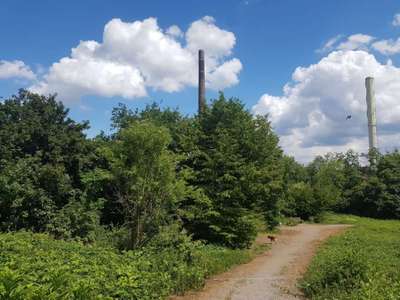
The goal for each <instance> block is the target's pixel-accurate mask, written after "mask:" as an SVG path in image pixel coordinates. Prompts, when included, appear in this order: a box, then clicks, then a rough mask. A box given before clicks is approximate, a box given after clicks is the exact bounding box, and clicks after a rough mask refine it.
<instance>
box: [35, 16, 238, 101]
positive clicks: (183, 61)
mask: <svg viewBox="0 0 400 300" xmlns="http://www.w3.org/2000/svg"><path fill="white" fill-rule="evenodd" d="M234 46H235V35H234V34H233V33H232V32H229V31H226V30H223V29H221V28H219V27H218V26H217V25H216V24H215V20H214V19H213V18H212V17H208V16H206V17H204V18H202V19H200V20H197V21H194V22H193V23H192V24H191V25H190V26H189V28H188V29H187V31H186V32H185V33H183V32H182V31H181V29H180V28H179V27H178V26H176V25H172V26H170V27H168V28H167V29H165V30H164V29H162V28H160V27H159V26H158V23H157V19H156V18H147V19H145V20H143V21H135V22H124V21H122V20H120V19H112V20H111V21H109V22H108V23H107V24H106V25H105V27H104V33H103V41H102V42H97V41H81V42H80V43H79V45H78V46H77V47H75V48H73V49H72V51H71V55H70V56H69V57H64V58H62V59H60V61H58V62H56V63H54V64H53V65H52V66H51V67H50V69H49V71H48V73H47V74H45V76H44V77H43V80H42V81H40V82H39V83H37V84H35V85H34V86H32V87H31V90H33V91H35V92H39V93H45V94H47V93H53V92H57V93H58V94H59V95H60V98H61V99H62V100H64V101H74V100H79V99H80V97H82V96H84V95H100V96H105V97H111V96H121V97H124V98H127V99H131V98H135V97H142V96H146V95H147V90H148V89H149V88H150V89H153V90H161V91H165V92H177V91H180V90H182V89H183V88H185V87H187V86H195V85H196V83H197V52H198V49H200V48H201V49H204V50H205V54H206V78H207V85H208V86H209V87H210V88H214V89H223V88H226V87H229V86H232V85H234V84H237V83H238V81H239V79H238V74H239V73H240V71H241V68H242V65H241V63H240V61H239V60H238V59H237V58H230V57H229V56H230V55H231V54H232V50H233V47H234Z"/></svg>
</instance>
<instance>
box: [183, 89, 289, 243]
mask: <svg viewBox="0 0 400 300" xmlns="http://www.w3.org/2000/svg"><path fill="white" fill-rule="evenodd" d="M198 126H199V136H198V141H197V145H198V146H197V149H196V150H197V151H196V152H195V157H194V159H192V160H190V161H187V165H188V166H189V167H190V168H191V169H193V170H194V176H193V178H192V179H191V180H190V181H189V182H190V184H192V185H194V186H196V187H199V188H200V189H201V190H202V191H204V194H205V195H206V196H207V197H208V198H209V199H210V200H211V203H207V202H206V201H202V202H201V203H203V204H205V205H209V206H210V207H209V211H210V212H212V213H209V214H208V215H205V216H204V215H203V216H202V219H199V218H196V217H195V218H194V219H186V220H184V221H185V222H186V223H187V224H189V225H188V228H189V231H190V232H191V233H193V235H194V237H195V238H200V239H204V240H208V241H211V242H213V243H222V244H225V245H228V246H230V247H246V246H249V244H250V243H251V241H252V240H253V239H254V237H255V232H256V223H257V222H256V219H257V214H261V215H263V216H264V218H265V221H266V223H268V224H271V225H272V224H274V222H275V218H276V216H277V202H278V199H279V197H280V195H281V192H282V174H283V172H282V171H281V167H280V164H279V159H280V158H281V157H282V151H281V150H280V148H279V147H278V138H277V137H276V135H275V134H274V133H273V132H272V130H271V127H270V124H269V122H268V121H267V120H266V118H264V117H261V116H259V117H256V118H253V116H252V115H251V114H250V113H249V112H248V111H247V110H245V109H244V106H243V104H242V103H241V102H240V101H239V100H237V99H229V100H227V99H225V97H224V96H223V95H222V94H221V95H220V97H219V99H217V100H215V101H214V102H213V103H212V104H211V106H210V107H208V108H207V109H206V110H205V112H204V113H203V114H202V115H201V117H200V119H199V125H198ZM189 200H190V199H189ZM184 204H186V203H184Z"/></svg>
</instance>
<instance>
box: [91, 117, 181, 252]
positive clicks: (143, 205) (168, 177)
mask: <svg viewBox="0 0 400 300" xmlns="http://www.w3.org/2000/svg"><path fill="white" fill-rule="evenodd" d="M170 141H171V138H170V135H169V134H168V131H167V130H166V129H165V128H163V127H159V126H156V125H154V124H152V123H150V122H147V121H141V122H139V121H138V122H135V123H131V124H130V125H129V126H128V127H126V128H123V129H122V130H121V131H119V132H118V134H117V135H116V137H115V139H114V140H113V141H112V143H108V144H105V146H103V147H101V148H99V149H98V151H100V152H101V154H102V155H103V156H104V158H105V159H106V161H107V164H108V168H106V169H103V168H101V169H96V170H95V171H94V173H93V174H87V175H86V178H85V182H87V183H89V182H90V184H94V185H96V182H97V181H100V182H101V183H102V182H103V181H104V180H106V181H108V184H109V185H112V186H113V188H114V190H115V200H114V201H116V202H117V203H118V204H119V205H120V207H121V209H122V212H123V216H124V225H125V226H127V228H129V229H130V239H129V245H128V247H129V248H130V249H133V248H138V247H140V246H142V245H143V244H144V243H145V242H146V241H148V240H149V239H150V238H151V236H152V235H154V234H155V233H156V230H157V228H158V226H160V225H162V224H163V223H165V222H166V219H167V218H168V215H167V212H169V211H171V208H172V207H174V205H175V202H176V201H177V199H178V197H179V196H180V193H181V190H182V187H181V186H182V184H181V182H180V181H179V180H177V178H176V174H175V168H176V160H175V156H174V154H173V153H172V152H170V151H168V149H167V147H168V145H169V144H170Z"/></svg>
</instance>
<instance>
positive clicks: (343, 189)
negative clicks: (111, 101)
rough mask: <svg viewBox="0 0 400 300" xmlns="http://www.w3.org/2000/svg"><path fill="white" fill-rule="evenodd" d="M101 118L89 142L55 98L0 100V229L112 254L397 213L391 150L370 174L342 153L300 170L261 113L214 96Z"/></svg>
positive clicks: (238, 243)
mask: <svg viewBox="0 0 400 300" xmlns="http://www.w3.org/2000/svg"><path fill="white" fill-rule="evenodd" d="M111 121H112V124H111V125H112V128H113V129H114V130H113V133H112V134H110V135H106V134H104V133H101V134H100V135H98V136H97V137H95V138H93V139H88V138H87V137H86V136H85V130H87V129H88V128H89V124H88V123H87V122H82V123H78V122H75V121H73V120H72V119H70V118H69V117H68V110H67V109H66V108H65V107H64V106H63V105H62V103H60V102H58V101H57V100H56V98H55V96H49V97H45V96H40V95H36V94H32V93H30V92H27V91H24V90H21V91H20V92H19V94H18V95H16V96H13V97H11V98H9V99H6V100H4V101H3V103H0V229H1V230H2V231H17V230H22V229H23V230H29V231H33V232H48V233H50V234H52V235H53V236H54V237H56V238H60V239H79V240H82V241H84V242H105V243H107V244H110V243H111V244H112V245H114V246H116V247H118V248H120V249H135V248H140V247H142V246H144V245H146V244H148V243H149V242H151V241H153V242H154V239H155V237H157V238H159V237H160V231H161V232H162V233H163V235H161V236H168V239H169V240H174V238H172V237H171V235H172V236H175V238H176V236H179V235H182V234H185V233H187V234H189V235H190V236H192V238H193V239H195V240H201V241H204V242H206V243H213V244H219V245H224V246H228V247H232V248H243V247H248V246H249V245H250V244H251V243H252V241H253V240H254V238H255V236H256V234H257V232H258V231H259V230H260V228H265V226H268V227H270V228H272V227H274V226H276V225H277V224H278V223H279V222H280V220H282V218H283V217H286V216H289V217H301V218H302V219H310V218H314V219H318V216H319V215H320V214H321V213H322V212H323V211H326V210H334V211H340V212H351V213H355V214H360V215H367V216H373V217H380V218H400V154H399V152H397V151H395V152H393V153H389V154H385V155H380V154H376V155H375V156H374V157H375V159H376V164H375V167H373V168H370V167H367V166H363V165H361V164H360V157H359V155H358V154H356V153H354V152H351V151H350V152H347V153H345V154H329V155H327V156H325V157H317V158H316V159H315V160H314V161H313V162H312V163H310V164H309V165H307V166H303V165H301V164H299V163H297V162H296V161H295V160H294V159H293V158H290V157H288V156H286V155H284V154H283V152H282V150H281V149H280V147H279V145H278V141H279V139H278V136H277V135H276V134H275V133H274V132H273V130H272V128H271V124H270V122H269V121H268V118H267V116H256V117H255V116H253V115H252V114H251V113H250V112H249V111H247V110H246V109H245V107H244V105H243V103H242V102H240V101H239V100H238V99H226V98H225V97H224V96H223V95H222V94H221V95H220V97H219V98H218V99H216V100H214V101H213V102H212V103H211V104H210V105H209V106H208V107H207V108H206V110H205V111H204V113H203V114H202V116H201V117H189V116H183V115H182V114H181V113H180V112H179V111H177V110H172V109H164V110H163V109H161V108H160V107H159V106H158V105H156V104H153V105H149V106H147V107H146V108H145V109H143V110H135V111H132V110H130V109H128V108H127V107H126V106H124V105H120V106H118V107H116V108H115V109H114V110H113V114H112V120H111ZM166 230H167V231H168V230H169V233H168V234H165V231H166ZM178 240H179V239H178Z"/></svg>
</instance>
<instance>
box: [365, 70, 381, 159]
mask: <svg viewBox="0 0 400 300" xmlns="http://www.w3.org/2000/svg"><path fill="white" fill-rule="evenodd" d="M365 88H366V89H367V117H368V136H369V150H370V151H371V150H373V151H376V150H377V149H378V143H377V138H376V107H375V106H376V104H375V91H374V78H373V77H367V78H366V79H365Z"/></svg>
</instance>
